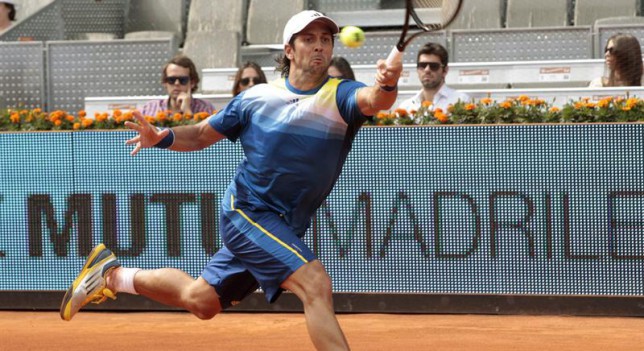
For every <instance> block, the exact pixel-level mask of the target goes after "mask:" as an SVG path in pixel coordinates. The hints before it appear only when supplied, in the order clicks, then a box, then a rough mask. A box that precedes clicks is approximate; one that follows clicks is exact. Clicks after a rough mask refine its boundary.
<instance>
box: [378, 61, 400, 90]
mask: <svg viewBox="0 0 644 351" xmlns="http://www.w3.org/2000/svg"><path fill="white" fill-rule="evenodd" d="M376 66H377V67H378V69H377V71H376V82H377V83H378V85H380V86H390V87H392V86H396V85H398V79H399V78H400V74H401V73H402V70H403V66H402V62H393V63H391V64H390V65H387V61H385V60H378V63H376Z"/></svg>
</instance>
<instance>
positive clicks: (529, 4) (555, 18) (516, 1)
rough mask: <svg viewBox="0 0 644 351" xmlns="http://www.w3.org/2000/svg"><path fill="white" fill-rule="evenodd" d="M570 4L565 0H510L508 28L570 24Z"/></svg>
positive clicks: (507, 12) (507, 16) (507, 13)
mask: <svg viewBox="0 0 644 351" xmlns="http://www.w3.org/2000/svg"><path fill="white" fill-rule="evenodd" d="M567 11H568V4H567V1H563V0H540V1H534V0H508V7H507V10H506V27H507V28H527V27H561V26H566V25H568V14H567Z"/></svg>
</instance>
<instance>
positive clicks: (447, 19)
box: [411, 0, 461, 29]
mask: <svg viewBox="0 0 644 351" xmlns="http://www.w3.org/2000/svg"><path fill="white" fill-rule="evenodd" d="M411 6H412V7H413V8H414V9H415V10H418V9H431V8H434V9H440V11H441V15H440V23H427V24H424V23H423V25H425V26H427V27H429V28H431V29H440V28H443V27H445V26H447V24H449V23H451V22H452V21H453V20H454V17H456V14H457V13H458V11H459V10H460V7H461V0H412V1H411ZM414 19H419V18H418V16H414ZM419 20H420V19H419ZM418 24H419V25H421V23H418ZM423 25H421V27H423Z"/></svg>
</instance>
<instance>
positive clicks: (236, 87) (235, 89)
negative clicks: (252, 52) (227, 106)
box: [233, 61, 267, 96]
mask: <svg viewBox="0 0 644 351" xmlns="http://www.w3.org/2000/svg"><path fill="white" fill-rule="evenodd" d="M246 68H252V69H254V70H255V72H257V75H258V76H259V82H257V83H266V82H267V80H266V75H265V74H264V71H262V68H261V67H260V66H259V65H258V64H257V63H255V62H253V61H247V62H246V63H244V64H243V65H242V66H241V67H239V69H238V70H237V74H235V83H233V96H236V95H237V94H239V93H240V92H241V86H240V84H239V83H240V81H241V77H242V73H244V69H246Z"/></svg>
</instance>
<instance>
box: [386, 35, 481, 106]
mask: <svg viewBox="0 0 644 351" xmlns="http://www.w3.org/2000/svg"><path fill="white" fill-rule="evenodd" d="M447 62H448V55H447V50H445V48H444V47H443V46H442V45H440V44H437V43H427V44H425V45H424V46H423V47H422V48H420V50H419V51H418V57H417V58H416V71H417V73H418V79H419V80H420V83H421V84H422V85H423V88H422V89H421V90H420V91H419V92H418V94H416V95H414V96H413V97H411V98H409V99H407V100H405V101H403V102H402V103H401V104H400V106H399V108H402V109H405V110H407V111H417V110H418V109H419V108H420V106H421V105H422V103H423V102H424V101H429V102H431V103H432V106H433V108H440V109H442V110H443V111H447V107H448V106H449V105H452V104H454V103H456V102H458V101H459V100H460V101H467V100H469V99H470V97H469V96H467V95H466V94H463V93H461V92H458V91H456V90H454V89H452V88H450V87H448V86H447V85H446V84H445V76H447V72H448V71H449V68H448V67H447Z"/></svg>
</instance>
